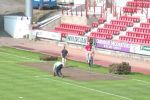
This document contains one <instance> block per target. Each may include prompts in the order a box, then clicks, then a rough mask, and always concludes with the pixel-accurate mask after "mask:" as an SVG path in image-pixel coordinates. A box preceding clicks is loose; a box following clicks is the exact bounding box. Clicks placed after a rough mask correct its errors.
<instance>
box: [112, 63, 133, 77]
mask: <svg viewBox="0 0 150 100" xmlns="http://www.w3.org/2000/svg"><path fill="white" fill-rule="evenodd" d="M109 72H110V73H113V74H129V73H130V72H131V66H130V65H129V63H127V62H122V63H113V64H112V65H110V66H109Z"/></svg>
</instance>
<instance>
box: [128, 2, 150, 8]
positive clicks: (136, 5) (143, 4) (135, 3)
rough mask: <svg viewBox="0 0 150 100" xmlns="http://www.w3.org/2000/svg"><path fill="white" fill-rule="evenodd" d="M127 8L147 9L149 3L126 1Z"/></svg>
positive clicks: (149, 5)
mask: <svg viewBox="0 0 150 100" xmlns="http://www.w3.org/2000/svg"><path fill="white" fill-rule="evenodd" d="M127 6H132V7H144V8H149V7H150V2H145V1H128V2H127Z"/></svg>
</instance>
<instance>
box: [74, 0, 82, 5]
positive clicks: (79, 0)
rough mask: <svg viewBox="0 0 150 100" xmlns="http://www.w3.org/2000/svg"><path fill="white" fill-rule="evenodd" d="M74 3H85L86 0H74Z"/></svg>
mask: <svg viewBox="0 0 150 100" xmlns="http://www.w3.org/2000/svg"><path fill="white" fill-rule="evenodd" d="M74 4H75V5H77V4H85V0H74Z"/></svg>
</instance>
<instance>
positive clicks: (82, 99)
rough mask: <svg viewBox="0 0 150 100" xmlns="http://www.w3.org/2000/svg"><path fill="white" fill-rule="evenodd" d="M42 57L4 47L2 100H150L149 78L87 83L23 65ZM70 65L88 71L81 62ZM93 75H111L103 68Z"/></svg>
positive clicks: (0, 78) (0, 75) (1, 49)
mask: <svg viewBox="0 0 150 100" xmlns="http://www.w3.org/2000/svg"><path fill="white" fill-rule="evenodd" d="M40 55H41V54H38V53H33V52H28V51H23V50H17V49H13V48H7V47H0V100H150V76H148V75H143V74H139V73H133V74H130V75H126V77H128V78H129V79H128V80H113V81H110V80H109V81H107V80H105V81H102V80H97V81H85V82H83V81H74V80H69V79H66V78H58V77H53V76H52V75H49V73H46V72H42V71H40V70H39V69H36V68H30V67H25V66H23V65H21V62H39V56H40ZM68 64H70V65H74V66H77V67H79V68H81V69H84V70H87V66H86V64H84V63H81V62H75V61H69V62H68ZM80 65H82V67H81V66H80ZM93 71H97V72H101V73H108V69H106V68H101V67H99V68H98V67H95V68H94V69H93Z"/></svg>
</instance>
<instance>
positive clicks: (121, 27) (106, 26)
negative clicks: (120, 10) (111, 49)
mask: <svg viewBox="0 0 150 100" xmlns="http://www.w3.org/2000/svg"><path fill="white" fill-rule="evenodd" d="M104 28H108V29H116V30H117V29H118V30H121V31H125V30H126V26H125V25H118V24H104Z"/></svg>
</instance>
